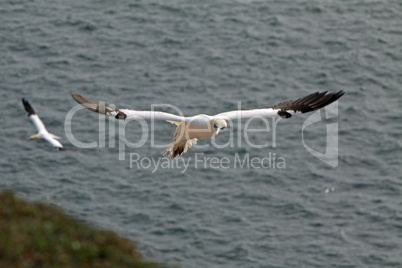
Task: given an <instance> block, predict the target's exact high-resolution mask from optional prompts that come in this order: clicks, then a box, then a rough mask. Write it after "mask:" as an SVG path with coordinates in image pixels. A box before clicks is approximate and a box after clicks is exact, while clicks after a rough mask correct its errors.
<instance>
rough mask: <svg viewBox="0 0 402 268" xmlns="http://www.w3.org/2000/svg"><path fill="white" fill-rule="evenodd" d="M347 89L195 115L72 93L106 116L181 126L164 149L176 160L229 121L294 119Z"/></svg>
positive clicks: (339, 95) (78, 99)
mask: <svg viewBox="0 0 402 268" xmlns="http://www.w3.org/2000/svg"><path fill="white" fill-rule="evenodd" d="M343 94H345V92H344V91H343V90H341V91H338V92H331V93H328V94H327V91H324V92H315V93H313V94H310V95H308V96H306V97H303V98H299V99H296V100H290V101H285V102H281V103H279V104H276V105H274V106H272V107H270V108H263V109H253V110H237V111H230V112H224V113H220V114H217V115H214V116H210V115H206V114H198V115H195V116H191V117H185V116H178V115H174V114H170V113H165V112H158V111H137V110H131V109H118V108H112V107H109V106H106V105H104V104H102V103H99V102H96V101H94V100H91V99H88V98H85V97H83V96H81V95H80V94H76V93H70V95H71V96H72V97H73V98H74V100H75V101H76V102H78V103H80V104H81V105H83V106H84V107H85V108H87V109H89V110H91V111H94V112H97V113H100V114H105V115H110V116H114V117H115V118H116V119H123V120H164V121H167V122H170V123H174V124H176V125H177V128H176V131H175V133H174V136H173V142H172V143H171V144H169V146H168V147H167V148H166V150H165V151H164V152H163V153H164V154H166V153H167V152H169V155H168V156H169V157H171V158H172V159H174V158H175V157H176V156H180V155H182V154H183V153H185V152H187V150H188V149H189V148H191V147H192V146H193V144H196V143H197V141H198V138H210V137H212V136H215V135H218V133H219V132H220V131H222V130H224V129H225V128H226V127H227V122H226V121H232V120H239V119H249V118H273V117H281V118H290V117H292V115H295V114H302V113H307V112H311V111H315V110H318V109H320V108H323V107H325V106H327V105H329V104H331V103H333V102H334V101H336V100H338V99H339V98H340V97H342V96H343Z"/></svg>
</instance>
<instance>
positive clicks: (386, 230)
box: [0, 0, 402, 268]
mask: <svg viewBox="0 0 402 268" xmlns="http://www.w3.org/2000/svg"><path fill="white" fill-rule="evenodd" d="M401 85H402V4H401V2H400V1H134V0H132V1H128V0H126V1H116V2H115V1H77V0H73V1H43V0H35V1H1V4H0V97H1V102H2V112H1V128H0V131H1V135H0V148H1V153H2V156H1V158H0V167H1V180H0V189H11V190H13V191H15V192H16V193H17V194H18V195H19V196H21V197H23V198H24V199H26V200H30V201H41V202H48V203H50V204H54V205H56V206H59V207H61V208H63V209H64V210H66V211H67V212H68V213H69V214H71V215H73V216H75V217H77V218H79V219H82V220H84V221H86V222H89V223H91V224H94V225H96V226H98V227H101V228H108V229H112V230H114V231H116V232H117V233H119V234H120V235H122V236H124V237H127V238H129V239H130V240H132V241H134V242H135V243H136V244H137V245H138V247H139V249H140V251H141V253H142V255H143V256H144V257H145V258H146V259H148V260H152V261H156V262H160V263H164V264H174V265H178V266H180V267H189V268H198V267H219V268H223V267H225V268H233V267H245V268H248V267H402V175H401V174H402V169H401V156H402V151H401V147H402V111H401V105H402V94H401V93H402V88H401ZM318 90H320V91H323V90H326V91H336V90H345V92H346V95H345V96H344V97H342V98H341V99H340V101H339V102H338V105H335V106H330V107H332V111H335V112H336V111H337V113H338V114H337V116H335V117H332V118H326V117H325V116H324V115H325V113H321V115H322V116H323V117H322V120H320V121H318V122H316V123H314V124H312V125H310V126H308V127H307V128H306V129H305V130H304V132H303V131H302V129H303V124H304V122H305V121H306V120H307V119H308V118H309V116H310V115H309V114H305V115H301V116H297V117H296V116H295V117H293V118H291V119H289V120H281V121H279V122H278V124H277V129H276V144H275V146H273V144H272V138H273V134H272V131H271V132H253V133H252V134H251V135H250V140H252V141H253V142H255V143H257V142H260V143H266V142H267V143H269V147H266V148H253V146H251V145H250V144H248V143H247V142H246V139H245V137H244V136H243V135H239V132H238V131H239V130H240V132H241V131H242V127H244V124H243V126H242V125H240V126H239V125H233V126H232V128H231V129H230V130H229V131H228V132H226V133H225V132H224V133H222V134H219V136H218V137H217V139H216V142H217V143H219V144H224V143H226V142H228V141H229V138H230V133H233V135H234V136H233V140H235V141H236V142H235V145H234V146H230V147H227V148H214V147H211V146H210V147H208V148H192V149H191V150H189V152H188V153H186V154H185V155H183V157H181V158H179V159H178V160H175V161H173V162H170V163H171V164H172V165H173V164H174V165H175V166H174V167H173V168H163V169H162V168H159V169H157V170H156V171H155V172H153V166H152V165H151V164H150V165H149V168H144V167H143V166H140V167H138V166H136V165H135V164H134V165H131V167H130V153H136V154H138V156H139V157H140V158H141V159H148V160H149V161H151V159H155V160H157V159H160V158H159V157H160V156H161V151H163V148H162V147H163V146H159V147H160V148H155V147H156V146H154V145H153V144H152V142H151V140H147V141H146V142H145V144H144V145H143V146H141V147H139V148H128V147H125V151H124V152H123V153H121V150H119V147H118V146H119V144H121V141H122V138H121V136H120V135H119V133H120V130H121V129H118V124H117V123H115V120H114V119H113V118H112V120H110V121H109V120H106V121H103V120H104V117H102V116H101V117H98V115H97V114H95V113H92V112H90V111H87V110H79V111H78V112H77V113H76V114H75V115H74V117H73V118H72V121H71V125H70V124H67V128H69V129H71V131H72V133H73V134H74V137H75V138H76V139H77V140H79V141H81V142H93V141H97V142H98V145H99V141H101V142H102V141H105V142H104V144H102V143H101V144H100V146H98V147H96V148H79V147H77V146H75V145H74V144H73V143H71V142H70V141H69V140H68V139H67V134H66V132H65V130H66V127H65V119H66V115H67V113H68V112H69V111H70V110H71V109H72V108H73V107H75V105H76V103H75V102H74V101H73V99H72V98H71V97H70V96H69V95H68V92H69V91H73V92H78V93H80V94H83V95H84V96H88V97H90V98H93V99H95V100H99V101H105V102H107V103H113V104H115V105H116V106H118V107H129V108H134V109H138V110H149V109H150V108H151V104H163V103H168V104H172V105H175V106H177V107H179V108H180V109H181V111H182V112H183V113H184V114H186V115H195V114H198V113H208V114H216V113H219V112H222V111H227V110H234V109H237V107H238V104H239V102H241V107H242V108H244V109H252V108H264V107H269V106H272V105H274V104H276V103H278V102H281V101H285V100H288V99H294V98H298V97H302V96H304V95H307V94H309V93H312V92H315V91H318ZM22 97H24V98H26V99H27V100H29V101H30V102H31V104H32V106H33V107H34V109H35V110H36V112H37V113H38V114H39V116H40V117H41V118H42V120H43V121H44V122H45V124H46V125H47V127H48V129H49V131H50V132H53V133H55V134H56V135H60V136H63V140H62V142H63V144H64V145H65V147H66V148H67V149H68V150H67V151H63V152H58V151H55V150H53V149H52V148H51V147H50V146H49V144H47V143H46V142H43V141H29V140H28V138H29V136H30V135H32V134H34V133H35V129H34V126H33V125H32V124H31V122H30V121H29V119H28V117H27V116H26V113H25V111H24V110H23V107H22V104H21V98H22ZM164 110H166V111H169V112H174V110H172V109H168V108H164ZM327 115H328V113H327ZM335 115H336V113H335ZM99 118H100V119H99ZM99 122H103V123H104V124H105V125H106V126H107V127H106V130H104V129H102V128H101V127H100V126H99V124H100V123H99ZM109 124H110V125H109ZM250 125H252V127H253V128H260V129H261V128H264V125H263V123H261V122H259V121H255V122H252V123H251V124H250ZM329 125H333V126H337V127H338V131H337V132H336V133H335V134H336V135H335V136H333V138H331V139H330V140H332V141H334V140H336V138H337V139H338V148H339V150H338V151H337V153H338V158H336V157H335V158H334V159H335V160H336V159H338V162H337V163H336V164H335V166H331V165H328V164H327V163H324V162H323V161H321V160H320V159H318V158H316V157H314V156H313V155H311V154H310V153H309V152H308V151H307V150H306V148H305V146H304V145H303V142H305V144H306V145H308V146H309V147H311V148H313V149H314V150H316V151H319V152H321V153H325V152H326V151H325V148H326V143H327V126H329ZM109 126H110V128H111V129H109ZM114 127H116V129H115V131H114V130H113V129H114ZM271 127H272V125H271ZM174 129H175V127H174V126H173V125H171V124H169V123H165V122H157V123H156V124H155V136H153V137H154V140H155V142H156V143H157V144H159V145H160V144H167V143H168V142H170V140H171V139H172V136H173V132H174ZM125 130H126V139H127V140H129V141H132V142H135V141H138V140H139V139H140V138H141V136H142V134H143V131H142V129H141V125H140V124H139V123H136V122H131V123H129V124H128V125H127V126H126V128H125ZM271 130H272V129H271ZM302 133H304V136H303V138H304V139H302ZM113 143H114V144H115V146H114V147H113V146H112V145H113ZM210 143H211V141H210V140H209V139H208V140H201V141H200V144H201V145H208V144H210ZM335 152H336V151H335ZM197 154H199V155H197ZM274 154H275V157H276V159H277V160H278V159H279V158H281V159H284V160H285V168H277V167H276V168H274V167H275V165H271V167H269V168H252V167H248V168H247V167H243V168H240V167H239V166H237V167H234V165H233V163H234V161H235V157H236V155H237V156H240V157H245V156H249V157H250V158H256V159H262V158H264V157H269V156H271V160H272V159H273V158H274ZM119 156H123V157H124V158H125V159H124V160H119ZM197 156H199V157H202V158H203V159H204V158H207V157H209V158H212V157H217V158H218V159H223V158H227V159H229V161H230V163H229V166H228V167H227V168H216V167H214V166H211V165H209V164H207V165H206V166H205V167H204V166H203V165H204V162H200V163H197V162H196V161H195V157H197ZM165 160H166V159H165ZM183 160H185V161H189V163H190V164H189V167H188V168H187V169H186V170H184V169H183V166H180V164H181V163H182V161H183ZM144 161H145V160H144ZM143 164H144V165H147V163H146V162H143ZM273 166H274V167H273Z"/></svg>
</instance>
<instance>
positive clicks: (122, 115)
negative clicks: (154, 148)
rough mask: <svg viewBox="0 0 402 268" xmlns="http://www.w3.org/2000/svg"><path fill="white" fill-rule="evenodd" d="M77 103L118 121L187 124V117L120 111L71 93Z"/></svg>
mask: <svg viewBox="0 0 402 268" xmlns="http://www.w3.org/2000/svg"><path fill="white" fill-rule="evenodd" d="M70 95H71V96H72V97H73V98H74V100H75V101H76V102H78V103H79V104H81V105H82V106H84V107H85V108H87V109H89V110H91V111H93V112H97V113H100V114H105V115H110V116H114V117H115V118H116V119H125V120H141V119H145V120H165V121H168V122H171V123H177V122H185V121H186V119H187V117H184V116H178V115H174V114H170V113H165V112H158V111H136V110H131V109H118V108H113V107H110V106H106V105H105V104H102V103H99V102H97V101H94V100H91V99H88V98H85V97H83V96H81V95H80V94H76V93H70Z"/></svg>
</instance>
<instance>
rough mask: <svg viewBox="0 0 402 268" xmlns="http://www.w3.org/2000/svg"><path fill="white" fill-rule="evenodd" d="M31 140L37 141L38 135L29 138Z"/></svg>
mask: <svg viewBox="0 0 402 268" xmlns="http://www.w3.org/2000/svg"><path fill="white" fill-rule="evenodd" d="M29 139H30V140H37V139H38V134H35V135H32V136H31V137H29Z"/></svg>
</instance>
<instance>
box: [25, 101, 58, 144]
mask: <svg viewBox="0 0 402 268" xmlns="http://www.w3.org/2000/svg"><path fill="white" fill-rule="evenodd" d="M22 103H23V104H24V108H25V111H27V112H28V117H29V119H31V121H32V123H33V124H34V126H35V127H36V129H37V130H38V134H36V135H33V137H35V138H38V139H44V140H46V141H47V142H49V143H50V144H51V145H53V147H55V148H57V149H59V150H65V149H64V148H63V145H62V144H61V143H60V142H59V141H58V140H56V139H61V138H60V137H58V136H56V135H54V134H52V133H49V132H48V131H47V129H46V127H45V125H44V124H43V122H42V120H40V118H39V116H38V115H37V114H36V113H35V111H34V109H33V108H32V106H31V105H30V104H29V102H28V101H26V100H25V99H22Z"/></svg>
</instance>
